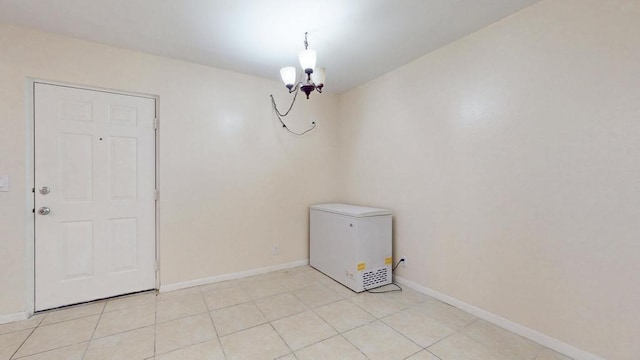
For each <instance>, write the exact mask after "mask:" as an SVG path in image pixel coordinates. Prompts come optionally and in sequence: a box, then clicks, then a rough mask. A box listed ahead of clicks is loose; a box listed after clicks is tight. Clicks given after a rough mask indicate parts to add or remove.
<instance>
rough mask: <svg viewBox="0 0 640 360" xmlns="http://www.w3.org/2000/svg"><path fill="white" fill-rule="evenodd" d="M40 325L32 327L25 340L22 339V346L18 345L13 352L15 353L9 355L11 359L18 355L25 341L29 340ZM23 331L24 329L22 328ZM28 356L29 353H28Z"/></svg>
mask: <svg viewBox="0 0 640 360" xmlns="http://www.w3.org/2000/svg"><path fill="white" fill-rule="evenodd" d="M37 328H38V327H34V328H33V329H31V332H29V335H27V336H26V337H25V338H24V340H22V342H21V343H20V346H18V347H17V348H16V350H15V351H14V352H13V354H11V356H9V359H14V356H16V354H17V353H18V351H19V350H20V349H21V348H22V346H23V345H24V343H26V342H27V339H29V338H30V337H31V335H33V333H34V332H35V331H36V329H37ZM20 331H22V330H20ZM27 356H28V355H27Z"/></svg>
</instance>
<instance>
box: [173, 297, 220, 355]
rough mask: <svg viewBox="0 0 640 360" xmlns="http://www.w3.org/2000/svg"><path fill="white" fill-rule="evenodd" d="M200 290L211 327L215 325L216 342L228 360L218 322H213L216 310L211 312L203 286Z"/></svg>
mask: <svg viewBox="0 0 640 360" xmlns="http://www.w3.org/2000/svg"><path fill="white" fill-rule="evenodd" d="M199 290H200V296H202V301H204V306H205V307H206V308H207V313H208V314H209V319H210V320H211V325H213V331H214V332H215V333H216V341H217V342H218V345H220V351H222V357H223V358H225V359H226V358H227V353H226V352H225V351H224V347H223V346H222V341H221V340H220V332H219V331H218V327H217V326H216V322H215V321H213V311H215V310H211V308H210V307H209V303H208V302H207V299H205V297H204V294H203V293H202V286H200V287H199ZM207 341H210V340H207ZM191 346H193V345H191ZM176 351H177V350H176Z"/></svg>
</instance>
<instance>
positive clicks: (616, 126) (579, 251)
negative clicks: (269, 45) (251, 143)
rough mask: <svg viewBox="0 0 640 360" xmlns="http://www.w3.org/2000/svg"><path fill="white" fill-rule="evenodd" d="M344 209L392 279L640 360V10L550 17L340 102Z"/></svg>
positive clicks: (550, 13) (533, 10)
mask: <svg viewBox="0 0 640 360" xmlns="http://www.w3.org/2000/svg"><path fill="white" fill-rule="evenodd" d="M339 108H340V110H339V116H340V118H341V125H340V129H339V133H340V137H341V139H342V140H341V143H342V144H343V145H344V147H343V154H342V155H343V156H344V159H346V160H345V161H344V162H343V164H342V166H343V171H345V172H346V174H347V178H346V181H345V184H346V186H347V194H348V196H347V200H349V201H350V202H354V203H362V204H368V205H373V206H381V207H388V208H391V209H392V210H393V211H394V214H395V223H394V225H395V229H394V230H395V231H394V236H395V238H394V242H395V244H394V254H395V257H396V259H397V258H399V257H400V256H407V257H408V259H409V261H408V264H409V265H408V267H406V268H403V267H400V268H399V270H398V275H399V276H401V277H403V278H406V279H408V280H410V281H413V282H416V283H418V284H420V285H421V286H424V287H427V288H430V289H433V290H436V291H439V292H441V293H444V294H446V295H449V296H452V297H454V298H457V299H459V300H461V301H463V302H466V303H468V304H471V305H474V306H476V307H479V308H481V309H484V310H486V311H489V312H491V313H493V314H497V315H499V316H502V317H504V318H506V319H508V320H511V321H513V322H516V323H519V324H522V325H524V326H526V327H529V328H531V329H534V330H537V331H539V332H541V333H543V334H546V335H548V336H551V337H553V338H556V339H558V340H560V341H562V342H565V343H568V344H570V345H572V346H575V347H578V348H581V349H584V350H586V351H589V352H592V353H594V354H597V355H600V356H602V357H605V358H607V359H632V358H633V359H637V358H638V354H639V353H640V345H639V344H640V343H639V342H638V338H639V337H640V215H639V214H640V160H639V159H640V2H639V1H613V0H610V1H601V0H557V1H544V2H541V3H538V4H537V5H534V6H533V7H530V8H528V9H525V10H524V11H522V12H520V13H517V14H515V15H513V16H511V17H509V18H507V19H504V20H502V21H500V22H498V23H496V24H494V25H492V26H490V27H488V28H485V29H483V30H481V31H479V32H477V33H474V34H472V35H471V36H468V37H466V38H463V39H461V40H459V41H457V42H455V43H452V44H450V45H448V46H445V47H444V48H441V49H439V50H437V51H435V52H433V53H431V54H428V55H426V56H424V57H422V58H420V59H418V60H416V61H414V62H412V63H410V64H408V65H406V66H403V67H401V68H399V69H396V70H394V71H393V72H391V73H389V74H387V75H385V76H383V77H381V78H379V79H376V80H374V81H371V82H369V83H368V84H366V85H364V86H362V87H360V88H357V89H355V90H352V91H350V92H348V93H346V94H343V95H341V96H340V99H339Z"/></svg>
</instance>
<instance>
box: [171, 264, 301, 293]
mask: <svg viewBox="0 0 640 360" xmlns="http://www.w3.org/2000/svg"><path fill="white" fill-rule="evenodd" d="M308 264H309V259H306V260H299V261H294V262H290V263H286V264H279V265H273V266H266V267H262V268H258V269H251V270H245V271H240V272H236V273H231V274H224V275H217V276H211V277H207V278H202V279H195V280H189V281H183V282H179V283H173V284H167V285H162V284H161V285H160V292H168V291H174V290H180V289H186V288H190V287H193V286H200V285H207V284H213V283H217V282H221V281H227V280H235V279H241V278H245V277H248V276H253V275H260V274H266V273H270V272H273V271H278V270H284V269H290V268H294V267H298V266H304V265H308Z"/></svg>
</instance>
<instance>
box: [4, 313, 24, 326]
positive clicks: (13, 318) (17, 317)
mask: <svg viewBox="0 0 640 360" xmlns="http://www.w3.org/2000/svg"><path fill="white" fill-rule="evenodd" d="M28 318H29V316H28V315H27V313H26V312H19V313H15V314H7V315H0V324H6V323H10V322H14V321H20V320H27V319H28Z"/></svg>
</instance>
